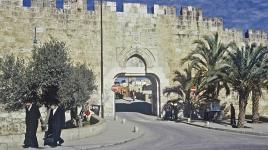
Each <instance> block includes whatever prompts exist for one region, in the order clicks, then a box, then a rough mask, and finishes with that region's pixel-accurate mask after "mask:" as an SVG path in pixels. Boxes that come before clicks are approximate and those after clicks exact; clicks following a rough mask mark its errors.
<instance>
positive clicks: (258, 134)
mask: <svg viewBox="0 0 268 150" xmlns="http://www.w3.org/2000/svg"><path fill="white" fill-rule="evenodd" d="M181 123H184V124H188V125H192V126H196V127H201V128H206V129H212V130H218V131H226V132H232V133H240V134H248V135H256V136H268V134H267V133H258V132H250V131H237V130H230V129H222V128H214V127H207V126H202V125H197V124H193V123H188V122H185V121H182V122H181Z"/></svg>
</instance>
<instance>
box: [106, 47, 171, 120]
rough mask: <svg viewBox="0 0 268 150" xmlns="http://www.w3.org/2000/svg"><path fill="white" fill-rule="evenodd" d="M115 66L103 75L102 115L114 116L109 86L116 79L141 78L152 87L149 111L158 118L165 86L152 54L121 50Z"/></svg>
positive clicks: (112, 96)
mask: <svg viewBox="0 0 268 150" xmlns="http://www.w3.org/2000/svg"><path fill="white" fill-rule="evenodd" d="M117 56H118V57H117V59H116V60H117V61H116V62H117V63H116V64H117V65H116V66H114V67H113V68H110V71H109V73H108V74H104V103H103V104H104V115H105V116H113V115H115V97H114V92H113V91H112V90H111V86H112V85H113V84H114V81H115V79H116V78H118V77H143V78H147V79H149V80H150V82H151V85H152V96H151V100H150V103H151V110H148V111H150V112H151V113H152V114H153V115H157V116H160V114H161V108H162V106H163V104H164V103H165V102H166V100H165V98H164V97H163V96H162V92H161V91H162V88H163V87H164V86H165V85H166V84H167V79H166V78H165V75H164V73H163V72H162V69H160V68H159V67H158V65H157V60H156V59H155V57H154V55H153V53H152V52H151V51H150V50H148V49H139V48H131V49H128V50H127V49H122V50H119V54H118V55H117Z"/></svg>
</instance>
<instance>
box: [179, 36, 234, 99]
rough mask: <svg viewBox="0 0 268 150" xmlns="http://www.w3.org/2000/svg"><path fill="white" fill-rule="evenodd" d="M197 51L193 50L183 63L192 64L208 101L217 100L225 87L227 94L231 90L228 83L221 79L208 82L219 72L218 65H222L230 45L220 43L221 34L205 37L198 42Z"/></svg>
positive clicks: (199, 88)
mask: <svg viewBox="0 0 268 150" xmlns="http://www.w3.org/2000/svg"><path fill="white" fill-rule="evenodd" d="M194 44H197V46H196V49H195V50H193V51H192V52H191V53H190V54H189V55H188V56H187V57H186V58H184V59H183V60H182V63H185V62H190V63H191V67H192V68H193V69H194V70H195V72H196V76H198V77H199V78H200V80H201V83H200V84H199V85H198V86H197V88H198V90H199V91H205V92H204V94H203V95H204V96H205V99H206V100H217V99H218V95H219V92H220V90H221V89H222V88H223V87H225V88H226V92H227V94H228V93H229V89H228V86H227V84H226V83H224V82H222V80H221V79H220V78H217V80H213V82H208V80H210V79H211V78H212V77H214V75H215V73H216V72H217V71H218V69H217V68H218V65H220V64H221V61H222V58H223V56H224V54H225V53H226V51H227V49H228V47H230V44H227V45H225V44H223V43H221V42H220V39H219V34H218V33H216V34H214V36H204V37H203V40H196V41H194Z"/></svg>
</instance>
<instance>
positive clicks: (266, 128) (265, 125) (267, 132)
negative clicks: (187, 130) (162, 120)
mask: <svg viewBox="0 0 268 150" xmlns="http://www.w3.org/2000/svg"><path fill="white" fill-rule="evenodd" d="M182 122H183V123H186V124H189V125H194V126H198V127H203V128H209V129H214V130H220V131H228V132H233V133H242V134H251V135H259V136H268V122H262V123H245V128H232V126H231V125H230V121H229V122H228V120H225V121H221V122H206V121H203V120H192V121H191V122H188V121H187V120H183V121H182Z"/></svg>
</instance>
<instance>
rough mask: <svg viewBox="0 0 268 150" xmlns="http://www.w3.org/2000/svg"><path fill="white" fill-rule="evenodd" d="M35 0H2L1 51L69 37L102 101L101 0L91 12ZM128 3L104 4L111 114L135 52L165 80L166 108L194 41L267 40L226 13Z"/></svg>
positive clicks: (26, 50)
mask: <svg viewBox="0 0 268 150" xmlns="http://www.w3.org/2000/svg"><path fill="white" fill-rule="evenodd" d="M33 2H34V3H33V7H29V8H27V7H22V0H1V1H0V39H1V41H0V55H1V56H2V57H3V56H4V55H7V54H10V53H15V54H16V55H18V56H23V57H28V58H30V56H31V50H32V48H33V46H34V45H35V44H34V43H33V40H34V39H36V40H37V45H39V44H41V43H44V42H46V41H47V40H49V39H50V37H54V38H56V39H59V40H61V41H64V42H66V44H67V46H68V48H69V49H70V52H69V55H70V57H71V58H72V60H73V62H74V63H77V62H81V63H86V64H88V65H89V66H90V67H91V68H93V70H94V72H95V74H96V76H97V84H98V87H99V89H98V91H97V93H96V95H97V96H96V100H98V101H99V100H100V83H101V81H100V41H101V40H100V4H99V3H98V2H97V1H96V2H95V8H94V11H87V10H86V7H85V4H86V3H85V2H86V1H84V0H78V2H79V3H67V4H66V5H65V6H66V7H65V9H56V8H55V5H54V3H51V4H44V3H39V2H40V1H38V0H35V1H33ZM42 4H43V5H42ZM67 6H68V7H67ZM123 7H124V9H123V12H116V3H115V2H106V1H104V4H103V51H104V53H103V60H104V67H103V69H104V104H105V109H106V110H107V114H110V115H111V114H112V111H113V110H114V108H113V98H114V96H113V93H112V91H111V86H112V84H113V82H114V77H115V76H116V75H117V74H118V73H121V72H126V71H125V68H126V66H125V64H124V63H126V62H127V60H128V59H129V58H130V57H131V55H134V54H139V55H140V56H142V57H143V58H144V59H145V61H146V64H149V65H148V66H147V68H146V71H147V73H153V74H156V75H157V76H158V78H159V79H160V91H161V93H160V96H161V104H160V107H161V106H163V104H164V103H165V102H166V101H167V98H166V97H164V95H163V94H162V91H163V89H164V88H165V87H167V86H169V85H170V83H171V82H172V76H173V72H174V70H181V69H182V68H183V66H182V65H181V64H180V60H181V59H182V58H183V57H185V56H186V55H187V54H188V53H189V52H190V51H191V50H192V49H194V48H195V45H193V44H192V43H193V41H194V40H196V39H200V38H202V36H203V35H212V34H213V33H215V32H219V34H220V38H221V39H222V41H223V42H224V43H228V42H231V41H235V42H237V43H239V44H241V43H243V42H249V43H252V42H258V43H262V44H264V45H267V43H268V42H267V36H266V33H264V32H263V31H259V30H249V31H250V32H248V33H247V34H246V35H247V36H245V33H243V31H242V30H240V29H226V28H224V24H223V20H222V19H221V18H218V17H205V16H203V12H202V9H201V8H195V7H192V6H185V7H182V8H181V11H180V14H179V15H178V16H177V15H176V8H175V7H172V6H162V5H154V7H153V10H154V11H153V13H148V12H147V5H145V4H137V3H124V4H123ZM35 31H36V33H35ZM35 35H36V36H35ZM264 99H266V98H264Z"/></svg>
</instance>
